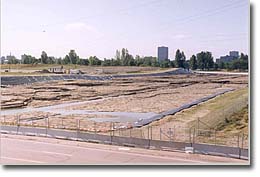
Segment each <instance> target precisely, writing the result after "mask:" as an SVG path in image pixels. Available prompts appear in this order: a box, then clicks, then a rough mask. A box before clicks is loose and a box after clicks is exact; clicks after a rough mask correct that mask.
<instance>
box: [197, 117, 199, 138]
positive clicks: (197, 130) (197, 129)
mask: <svg viewBox="0 0 260 177" xmlns="http://www.w3.org/2000/svg"><path fill="white" fill-rule="evenodd" d="M199 129H200V118H198V119H197V135H199Z"/></svg>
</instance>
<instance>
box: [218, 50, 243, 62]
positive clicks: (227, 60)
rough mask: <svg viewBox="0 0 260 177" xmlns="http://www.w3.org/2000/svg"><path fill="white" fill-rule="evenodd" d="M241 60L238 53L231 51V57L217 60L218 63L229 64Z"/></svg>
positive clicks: (222, 57)
mask: <svg viewBox="0 0 260 177" xmlns="http://www.w3.org/2000/svg"><path fill="white" fill-rule="evenodd" d="M238 58H239V52H238V51H230V52H229V55H226V56H221V57H220V58H219V59H216V63H218V64H219V63H222V62H223V63H229V62H232V61H234V60H236V59H238Z"/></svg>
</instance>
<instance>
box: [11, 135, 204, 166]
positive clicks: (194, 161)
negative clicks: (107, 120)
mask: <svg viewBox="0 0 260 177" xmlns="http://www.w3.org/2000/svg"><path fill="white" fill-rule="evenodd" d="M7 139H8V140H15V141H17V140H18V141H25V142H26V141H27V142H28V141H31V143H35V144H48V145H52V146H63V147H69V148H77V149H84V150H87V149H88V150H92V151H102V152H112V153H116V154H128V155H129V154H130V155H137V156H142V157H150V158H159V159H166V160H173V161H174V160H179V161H183V162H190V163H207V162H203V161H198V160H191V159H185V158H179V157H165V156H157V155H154V154H151V155H150V154H140V153H129V152H117V151H115V150H110V149H107V150H103V149H97V148H94V147H93V148H89V147H80V146H71V145H64V144H53V143H48V142H35V141H33V140H22V139H9V138H7Z"/></svg>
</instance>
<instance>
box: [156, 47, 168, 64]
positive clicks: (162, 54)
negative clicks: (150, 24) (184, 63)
mask: <svg viewBox="0 0 260 177" xmlns="http://www.w3.org/2000/svg"><path fill="white" fill-rule="evenodd" d="M168 54H169V51H168V47H158V61H159V62H161V61H164V60H168V59H169V56H168Z"/></svg>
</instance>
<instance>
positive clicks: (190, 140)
mask: <svg viewBox="0 0 260 177" xmlns="http://www.w3.org/2000/svg"><path fill="white" fill-rule="evenodd" d="M189 136H190V144H192V142H191V128H190V129H189Z"/></svg>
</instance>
